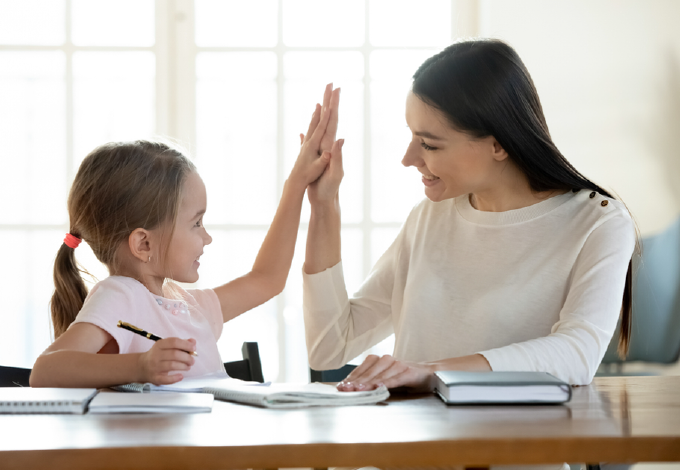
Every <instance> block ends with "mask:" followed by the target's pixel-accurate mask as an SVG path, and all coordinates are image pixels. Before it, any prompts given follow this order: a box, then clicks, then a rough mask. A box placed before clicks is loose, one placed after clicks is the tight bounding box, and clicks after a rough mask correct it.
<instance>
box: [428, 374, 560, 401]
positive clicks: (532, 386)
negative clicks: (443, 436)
mask: <svg viewBox="0 0 680 470" xmlns="http://www.w3.org/2000/svg"><path fill="white" fill-rule="evenodd" d="M434 375H435V392H436V393H437V394H438V395H439V397H440V398H441V399H442V400H444V402H445V403H447V404H450V405H473V404H483V403H488V404H491V403H496V404H513V403H517V404H526V403H546V404H547V403H566V402H568V401H569V400H570V399H571V387H570V386H569V384H568V383H566V382H563V381H561V380H559V379H558V378H556V377H554V376H552V375H550V374H548V373H547V372H461V371H449V370H447V371H438V372H435V373H434Z"/></svg>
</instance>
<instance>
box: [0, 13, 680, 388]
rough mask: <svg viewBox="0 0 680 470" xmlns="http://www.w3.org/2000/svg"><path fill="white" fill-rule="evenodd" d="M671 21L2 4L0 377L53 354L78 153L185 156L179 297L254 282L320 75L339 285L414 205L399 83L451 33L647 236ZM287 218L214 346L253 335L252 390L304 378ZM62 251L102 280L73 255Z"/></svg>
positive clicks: (670, 194) (671, 56) (373, 255)
mask: <svg viewBox="0 0 680 470" xmlns="http://www.w3.org/2000/svg"><path fill="white" fill-rule="evenodd" d="M679 19H680V2H677V1H675V0H628V1H622V0H599V1H586V0H570V1H564V0H562V1H551V2H545V1H541V0H411V1H409V0H342V1H322V0H248V1H245V0H241V1H227V0H221V1H220V0H155V1H154V0H116V1H113V0H0V161H1V167H0V168H1V169H2V183H1V184H0V200H1V201H2V203H1V204H0V246H2V249H0V267H1V269H0V289H1V291H0V293H1V296H0V299H2V300H1V302H2V308H1V309H0V311H1V312H2V313H1V314H0V318H2V327H1V328H0V364H2V365H10V366H20V367H31V366H32V365H33V362H34V361H35V359H36V357H37V356H38V355H39V354H40V353H41V352H42V351H43V350H44V349H45V348H46V347H47V346H48V345H49V344H50V342H51V340H52V338H51V326H50V323H49V308H48V301H49V298H50V296H51V292H52V289H53V284H52V264H53V261H54V256H55V255H56V252H57V249H58V248H59V246H60V245H61V243H62V240H63V237H64V233H65V232H66V231H68V217H67V212H66V198H67V194H68V190H69V187H70V184H71V181H72V179H73V176H74V174H75V172H76V171H77V168H78V165H79V163H80V161H81V160H82V159H83V157H84V156H85V155H86V154H87V153H88V152H89V151H91V150H92V149H93V148H94V147H95V146H97V145H99V144H101V143H104V142H107V141H113V140H131V139H140V138H146V139H153V138H165V139H171V140H173V141H175V142H177V143H179V144H180V145H182V146H184V147H185V148H186V149H187V151H188V153H189V155H190V156H191V157H192V158H193V160H194V161H195V162H196V164H197V166H198V169H199V172H200V173H201V175H202V177H203V179H204V181H205V183H206V186H207V190H208V200H209V206H208V212H207V214H206V216H205V224H206V227H207V229H208V231H209V232H210V234H211V235H212V236H213V238H214V241H213V243H212V244H211V245H210V246H208V247H206V249H205V255H204V257H203V258H202V260H201V262H202V267H201V279H200V281H199V282H198V283H197V286H199V287H214V286H216V285H219V284H223V283H225V282H227V281H229V280H230V279H232V278H234V277H237V276H239V275H241V274H244V273H245V272H247V271H248V270H249V269H250V267H251V265H252V262H253V261H254V259H255V255H256V253H257V250H258V248H259V246H260V243H261V241H262V239H263V238H264V235H265V233H266V230H267V228H268V224H269V223H270V222H271V219H272V217H273V215H274V211H275V208H276V206H277V202H278V198H279V196H280V193H281V189H282V187H283V183H284V181H285V178H286V176H287V174H288V172H289V170H290V168H291V166H292V163H293V161H294V159H295V157H296V156H297V152H298V149H299V137H298V135H299V133H300V132H304V131H306V129H307V125H308V119H309V116H310V115H311V113H312V111H313V109H314V105H315V103H316V102H318V101H320V100H321V98H322V93H323V89H324V86H325V84H326V83H329V82H333V83H334V84H335V86H340V87H342V103H341V118H340V129H339V132H338V137H343V138H345V139H346V145H345V148H344V155H345V157H344V161H345V175H346V176H345V180H344V182H343V186H342V190H341V191H342V192H341V204H342V217H343V234H342V237H343V238H342V240H343V263H344V267H345V276H346V282H347V286H348V290H349V291H354V290H355V289H356V288H357V287H358V286H359V285H360V283H361V282H362V280H363V279H364V277H365V276H366V275H367V274H368V271H369V270H370V268H371V266H372V264H373V263H374V262H375V261H376V260H377V258H378V257H379V256H380V255H381V254H382V252H383V251H384V250H385V249H386V247H387V246H388V245H389V243H390V242H391V241H392V239H393V238H394V236H395V235H396V233H397V232H398V230H399V227H400V225H401V223H402V222H403V221H404V220H405V219H406V215H407V214H408V212H409V210H410V209H411V208H412V207H413V205H414V204H416V203H417V202H418V201H419V200H420V199H421V198H422V197H424V196H423V192H422V184H421V183H420V178H419V174H418V173H417V172H416V171H415V170H414V169H406V168H404V167H402V166H401V164H400V160H401V158H402V155H403V151H404V150H405V148H406V143H407V142H408V141H409V139H410V134H409V132H408V130H407V128H406V123H405V120H404V117H403V114H404V109H403V108H404V100H405V96H406V92H407V90H408V88H409V84H410V77H411V75H412V74H413V72H415V70H416V68H417V67H418V65H420V63H421V62H422V61H423V60H424V59H426V58H427V57H429V56H431V55H432V54H434V53H435V52H437V51H439V50H441V49H442V48H443V47H445V46H446V45H448V44H450V43H451V42H453V41H455V40H457V39H460V38H465V37H476V36H480V37H494V38H500V39H503V40H505V41H507V42H509V43H510V44H511V45H512V46H513V47H515V49H516V50H517V51H518V53H519V55H520V56H521V57H522V58H523V60H524V62H525V64H526V65H527V67H528V69H529V71H530V72H531V74H532V76H533V79H534V81H535V84H536V86H537V88H538V92H539V95H540V97H541V100H542V103H543V107H544V111H545V114H546V118H547V121H548V125H549V127H550V130H551V133H552V135H553V137H554V140H555V142H556V143H557V145H558V147H559V148H560V149H561V150H562V153H564V155H565V156H566V157H567V158H568V159H569V160H570V161H571V162H572V163H573V164H574V165H575V166H576V168H578V169H579V170H580V171H581V172H582V173H584V174H585V175H586V176H588V177H589V178H591V179H592V180H594V181H595V182H597V183H598V184H600V185H602V186H603V187H605V188H608V189H611V190H613V191H615V192H616V194H618V195H619V196H620V197H621V198H622V199H623V200H624V202H625V203H626V204H627V205H628V207H629V208H630V210H631V211H632V213H633V215H634V217H635V218H636V220H637V222H638V225H639V228H640V230H641V233H642V235H643V236H653V235H655V234H658V233H662V232H663V231H664V230H666V229H667V227H669V226H670V225H671V224H672V223H673V222H674V221H675V220H676V219H677V217H678V214H679V213H680V147H679V146H678V144H677V142H676V141H677V139H678V137H680V27H678V20H679ZM305 204H306V205H305V208H304V213H303V223H302V224H301V227H300V233H299V243H298V248H297V251H296V258H295V261H294V263H293V268H292V270H291V274H290V277H289V280H288V285H287V287H286V290H285V291H284V293H283V294H281V295H280V296H278V297H277V298H275V299H272V300H271V301H270V302H268V303H266V304H265V305H262V306H261V307H258V308H256V309H254V310H253V311H251V312H248V313H247V314H244V315H243V316H242V317H240V318H238V319H236V320H234V321H232V322H229V323H227V324H226V325H225V328H224V333H223V336H222V338H221V340H220V343H219V347H220V351H221V354H222V359H223V360H224V361H230V360H236V359H239V358H240V354H241V353H240V347H241V344H242V343H243V342H244V341H257V342H258V343H259V345H260V354H261V356H262V363H263V369H264V375H265V379H267V380H274V381H306V380H308V369H307V367H308V365H307V353H306V347H305V342H304V327H303V320H302V310H301V303H302V284H301V282H302V281H301V267H302V261H303V258H304V243H305V238H306V224H307V220H308V218H309V208H308V205H307V203H305ZM76 254H77V257H78V259H79V261H80V262H81V264H82V265H83V266H84V267H86V268H87V269H88V270H90V272H92V273H94V274H95V275H96V276H97V277H98V278H99V279H102V278H104V277H106V275H107V272H106V270H105V269H104V268H103V267H102V266H101V265H100V264H99V263H98V262H97V261H96V259H95V258H94V256H93V255H92V253H91V251H89V248H88V247H87V246H85V244H83V245H81V247H80V248H79V249H78V250H77V251H76ZM392 345H393V340H392V339H387V340H386V341H385V342H383V343H382V344H380V345H378V346H376V347H375V348H374V350H373V352H376V353H390V352H391V350H392ZM360 359H361V358H357V360H360ZM664 372H666V373H678V367H677V365H670V366H666V367H665V369H664Z"/></svg>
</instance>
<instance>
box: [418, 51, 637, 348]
mask: <svg viewBox="0 0 680 470" xmlns="http://www.w3.org/2000/svg"><path fill="white" fill-rule="evenodd" d="M413 93H414V94H415V95H416V96H418V97H419V98H420V99H421V100H423V101H424V102H425V103H427V104H428V105H430V106H432V107H434V108H436V109H438V110H440V111H441V112H442V113H443V114H444V115H445V116H446V117H447V118H448V119H449V121H450V123H451V125H452V126H453V127H454V128H455V129H457V130H459V131H461V132H465V133H467V134H469V135H471V136H473V137H476V138H483V137H488V136H493V137H494V138H495V139H496V140H497V141H498V143H499V144H500V145H501V146H502V147H503V148H504V149H505V151H506V152H507V153H508V155H509V157H510V158H511V159H512V161H513V162H514V163H515V164H516V165H517V166H518V167H519V168H520V170H522V172H523V173H524V174H525V175H526V177H527V179H528V180H529V185H530V187H531V189H532V190H533V191H535V192H543V191H551V190H572V191H578V190H582V189H585V190H589V191H597V192H598V193H600V194H602V195H604V196H607V197H610V198H612V199H614V197H613V196H612V195H611V194H609V192H607V191H605V190H604V189H602V188H601V187H600V186H598V185H596V184H595V183H593V182H592V181H590V180H589V179H588V178H586V177H585V176H583V175H582V174H581V173H579V172H578V170H576V168H574V167H573V166H572V165H571V163H569V162H568V161H567V159H566V158H564V156H563V155H562V153H560V151H559V150H558V149H557V147H556V146H555V144H554V143H553V141H552V138H551V137H550V132H549V131H548V125H547V123H546V120H545V116H544V115H543V109H542V108H541V102H540V100H539V98H538V93H537V92H536V87H535V86H534V82H533V80H532V79H531V76H530V75H529V72H528V70H527V69H526V67H525V66H524V63H523V62H522V60H521V59H520V58H519V56H518V55H517V53H516V52H515V50H514V49H513V48H512V47H510V46H509V45H507V44H505V43H504V42H502V41H498V40H491V39H476V40H471V41H464V42H458V43H456V44H453V45H451V46H449V47H447V48H446V49H444V50H443V51H442V52H440V53H438V54H436V55H434V56H432V57H430V58H429V59H427V60H426V61H425V62H424V63H423V64H422V65H421V66H420V67H419V68H418V70H417V71H416V73H415V75H414V76H413ZM632 290H633V289H632V262H629V263H628V273H627V274H626V285H625V289H624V292H623V302H622V306H621V333H620V335H619V344H618V353H619V356H620V357H621V358H625V356H626V355H627V354H628V347H629V345H630V338H631V324H632Z"/></svg>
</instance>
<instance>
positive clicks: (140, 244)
mask: <svg viewBox="0 0 680 470" xmlns="http://www.w3.org/2000/svg"><path fill="white" fill-rule="evenodd" d="M128 246H129V247H130V253H132V256H134V257H135V258H137V259H138V260H140V261H141V262H143V263H148V262H149V261H150V260H151V248H152V247H151V233H150V232H149V231H148V230H145V229H143V228H136V229H134V230H133V231H132V233H131V234H130V236H129V237H128Z"/></svg>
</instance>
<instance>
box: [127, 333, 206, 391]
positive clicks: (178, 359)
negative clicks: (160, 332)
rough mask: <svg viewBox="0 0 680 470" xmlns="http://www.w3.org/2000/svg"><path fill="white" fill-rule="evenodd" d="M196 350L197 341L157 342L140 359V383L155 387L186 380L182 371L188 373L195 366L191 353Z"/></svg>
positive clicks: (175, 339)
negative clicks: (150, 384) (148, 383)
mask: <svg viewBox="0 0 680 470" xmlns="http://www.w3.org/2000/svg"><path fill="white" fill-rule="evenodd" d="M195 350H196V340H195V339H187V340H184V339H179V338H165V339H161V340H158V341H156V343H155V344H154V345H153V346H152V347H151V349H149V350H148V351H147V352H145V353H143V354H141V355H140V357H139V365H140V369H141V378H140V382H143V383H144V382H150V383H152V384H154V385H168V384H173V383H175V382H179V381H180V380H182V379H183V378H184V376H183V375H182V374H181V371H187V370H189V369H191V366H193V365H194V358H193V357H192V356H191V354H189V353H190V352H191V351H195ZM170 372H179V373H173V374H170Z"/></svg>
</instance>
